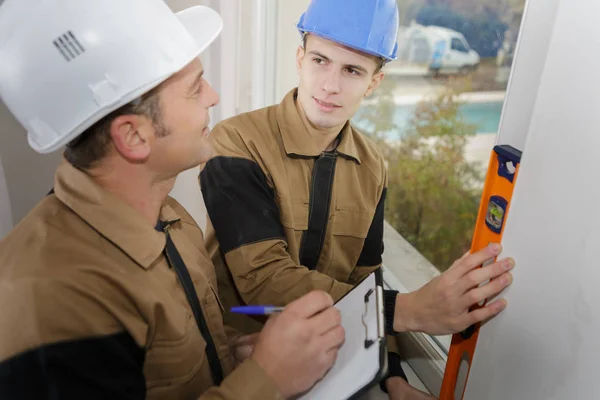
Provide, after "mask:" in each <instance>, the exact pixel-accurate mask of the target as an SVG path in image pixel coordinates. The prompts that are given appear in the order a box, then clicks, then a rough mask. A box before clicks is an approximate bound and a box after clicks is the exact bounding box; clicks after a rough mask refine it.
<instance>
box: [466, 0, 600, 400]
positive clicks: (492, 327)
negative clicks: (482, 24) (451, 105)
mask: <svg viewBox="0 0 600 400" xmlns="http://www.w3.org/2000/svg"><path fill="white" fill-rule="evenodd" d="M557 5H558V6H557ZM528 7H529V8H528V11H527V12H528V14H527V18H529V17H533V16H534V14H533V13H534V12H535V13H537V14H536V15H537V16H538V17H539V19H538V20H539V21H540V22H541V21H543V20H546V19H549V23H550V25H551V28H552V29H551V30H550V33H549V34H548V35H547V38H548V41H547V42H549V43H550V47H549V49H548V51H547V55H546V56H545V61H546V62H545V65H544V68H543V70H542V71H541V75H540V79H539V90H537V91H536V92H535V93H536V101H535V104H534V107H532V113H531V119H530V123H528V122H527V121H526V123H527V125H528V127H529V128H528V129H527V131H528V133H527V135H526V141H525V147H524V152H523V161H522V165H521V169H520V172H519V177H518V181H517V183H516V187H515V192H514V195H513V199H512V204H511V208H510V214H509V215H508V220H507V225H506V229H505V232H504V239H503V244H504V252H503V255H502V256H510V257H513V258H514V259H515V260H516V268H515V270H514V282H513V284H512V286H511V287H510V288H509V289H508V290H507V291H506V293H505V297H506V299H507V301H508V308H507V309H506V310H505V311H504V312H503V313H502V314H501V315H500V316H499V317H498V318H495V319H494V320H492V321H490V322H489V323H488V324H486V325H484V326H483V328H482V330H481V333H480V336H479V341H478V344H477V348H476V351H475V357H474V360H473V366H472V371H471V374H470V377H469V381H468V384H467V390H466V394H465V398H466V399H477V400H482V399H488V400H496V399H498V400H500V399H528V400H553V399H556V400H562V399H581V400H588V399H589V400H595V399H599V398H600V380H599V379H598V373H597V372H598V354H600V340H598V332H599V331H600V291H599V290H598V287H599V286H600V268H599V267H598V248H599V247H598V246H599V243H600V214H597V213H596V212H595V211H596V209H597V207H598V206H597V205H598V201H599V200H600V186H599V185H598V182H600V168H598V166H597V165H598V149H599V148H600V136H599V135H598V132H599V131H600V114H599V113H598V110H599V109H600V96H598V90H597V89H598V87H600V77H598V76H597V75H596V74H594V73H593V71H597V70H598V69H600V59H599V58H598V57H597V55H596V54H595V53H594V52H593V51H590V45H591V44H595V43H599V42H600V26H599V25H598V24H597V15H598V14H599V13H600V3H598V2H597V1H587V0H553V1H548V0H530V2H529V6H528ZM554 12H556V13H554ZM531 27H532V26H530V25H528V26H524V28H531ZM526 32H527V31H526V30H524V33H526ZM542 43H543V41H542ZM538 44H539V42H538ZM533 54H535V52H534V53H533ZM519 57H521V58H520V59H519ZM527 57H529V55H526V54H518V55H517V59H518V62H519V63H526V62H527ZM581 66H585V71H584V72H582V70H581ZM532 68H536V67H535V65H534V66H533V67H532ZM515 73H516V72H515ZM522 84H523V85H527V84H529V82H525V81H524V82H522ZM534 90H535V88H534ZM508 101H511V100H510V98H509V100H508Z"/></svg>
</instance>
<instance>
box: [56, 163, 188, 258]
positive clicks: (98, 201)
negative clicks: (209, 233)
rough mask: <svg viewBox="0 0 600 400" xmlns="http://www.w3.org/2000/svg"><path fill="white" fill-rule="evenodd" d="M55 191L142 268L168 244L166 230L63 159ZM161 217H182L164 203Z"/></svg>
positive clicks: (68, 205) (59, 197)
mask: <svg viewBox="0 0 600 400" xmlns="http://www.w3.org/2000/svg"><path fill="white" fill-rule="evenodd" d="M54 193H55V195H56V197H57V198H58V199H59V200H60V201H61V202H63V203H64V204H65V205H66V206H67V207H69V208H70V209H71V210H72V211H73V212H74V213H75V214H77V215H78V216H79V217H81V218H82V219H83V220H84V221H86V222H87V223H88V224H89V225H90V226H91V227H92V228H94V229H95V230H96V231H97V232H99V233H100V234H101V235H102V236H104V237H105V238H106V239H108V240H109V241H110V242H112V243H113V244H114V245H115V246H117V247H119V248H120V249H121V250H122V251H123V252H125V253H126V254H127V255H128V256H129V257H131V258H132V259H133V260H134V261H135V262H136V263H137V264H139V265H140V266H142V267H143V268H148V267H149V266H150V265H151V264H152V263H153V262H154V261H155V260H156V259H157V258H158V257H159V256H160V255H161V254H162V252H163V250H164V247H165V243H166V238H165V235H164V233H162V232H158V231H156V230H155V229H154V225H152V224H151V223H149V221H148V220H146V219H145V218H144V217H143V216H142V214H141V213H139V212H138V211H137V210H135V209H134V208H132V207H131V206H129V205H128V204H127V203H125V202H124V201H122V200H120V199H119V198H117V197H116V196H114V195H113V194H112V193H110V192H108V191H107V190H105V189H103V188H102V187H101V186H100V185H98V184H97V183H96V182H94V181H93V180H92V178H91V177H90V176H89V175H87V174H86V173H84V172H82V171H80V170H78V169H76V168H74V167H73V166H72V165H71V164H69V163H68V162H67V161H64V160H63V162H62V163H61V165H60V166H59V167H58V170H57V171H56V175H55V179H54ZM160 219H161V220H163V221H171V222H172V221H177V220H179V219H180V217H179V216H178V215H177V213H176V212H175V211H174V210H173V209H172V208H171V207H169V206H168V205H166V204H165V205H164V206H163V207H162V209H161V213H160Z"/></svg>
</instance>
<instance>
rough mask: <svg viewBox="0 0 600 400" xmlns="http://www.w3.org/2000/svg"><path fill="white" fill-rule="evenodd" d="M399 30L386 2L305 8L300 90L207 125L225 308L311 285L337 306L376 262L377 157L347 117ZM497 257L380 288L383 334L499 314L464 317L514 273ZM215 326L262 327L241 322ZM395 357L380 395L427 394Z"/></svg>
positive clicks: (436, 328)
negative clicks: (411, 286) (413, 285)
mask: <svg viewBox="0 0 600 400" xmlns="http://www.w3.org/2000/svg"><path fill="white" fill-rule="evenodd" d="M398 26H399V15H398V6H397V3H396V0H312V1H311V3H310V5H309V7H308V9H307V10H306V12H305V13H304V14H303V15H302V16H301V17H300V20H299V22H298V25H297V27H298V30H299V31H300V33H301V35H302V39H303V45H302V46H299V47H298V50H297V55H296V61H297V70H298V75H299V78H300V79H299V84H298V87H297V88H295V89H293V90H292V91H290V92H289V93H288V94H287V95H286V97H285V98H284V99H283V101H282V102H281V103H280V104H278V105H275V106H272V107H267V108H264V109H260V110H257V111H253V112H250V113H246V114H242V115H239V116H236V117H233V118H231V119H228V120H226V121H223V122H221V123H219V124H218V125H217V126H216V127H215V128H214V130H213V134H212V137H213V139H214V143H215V149H216V157H214V158H212V159H211V160H210V161H209V162H208V163H207V164H206V165H205V166H204V168H203V170H202V173H201V179H200V182H201V187H202V192H203V196H204V201H205V203H206V206H207V210H208V215H209V217H210V221H209V224H208V229H207V237H206V244H207V248H208V250H209V253H210V255H211V257H212V259H213V262H214V264H215V267H216V269H217V274H218V277H219V292H220V293H221V295H222V299H223V301H224V302H225V306H226V307H227V308H228V307H231V306H236V305H239V304H273V305H278V306H282V305H286V304H288V303H289V302H291V301H293V300H294V299H296V298H298V297H300V296H302V295H303V294H305V293H307V292H309V291H310V290H313V289H321V290H325V291H327V292H328V293H330V294H331V296H332V297H333V298H334V299H336V300H337V299H339V298H341V297H342V296H343V295H344V294H345V293H347V292H348V291H349V290H350V289H351V288H352V287H353V285H355V284H356V283H357V282H359V281H360V280H361V279H362V278H364V277H365V276H366V275H368V274H369V273H371V272H373V271H375V270H376V269H378V268H380V267H381V264H382V252H383V227H384V202H385V197H386V188H387V170H386V162H385V160H384V157H383V155H382V153H381V152H380V150H379V149H378V148H377V146H376V145H375V144H373V143H372V142H371V141H370V140H369V139H367V138H366V137H364V136H363V135H362V134H361V133H360V132H358V131H357V130H356V129H355V128H354V127H353V126H352V124H351V123H350V119H351V117H352V116H353V115H354V114H355V112H356V111H357V110H358V108H359V107H360V105H361V102H362V100H363V98H365V97H368V96H370V95H371V93H373V91H374V90H376V89H377V87H378V86H379V84H380V83H381V81H382V79H383V78H384V73H383V71H382V68H383V66H384V65H385V63H387V62H388V61H391V60H393V59H395V58H396V52H397V48H398V44H397V36H398ZM497 251H498V249H497V248H495V247H492V246H490V247H489V248H487V249H484V250H482V251H481V252H478V253H474V254H472V255H465V256H464V257H463V258H461V259H460V260H457V261H456V262H455V264H454V265H453V266H452V267H451V268H450V269H449V270H448V271H447V272H446V273H444V274H442V275H441V276H440V277H437V278H435V279H434V280H432V281H431V282H430V283H428V284H427V285H425V286H424V287H423V288H421V289H420V290H418V291H415V292H413V293H408V294H399V293H398V292H395V291H386V293H385V296H384V297H385V299H384V301H385V305H386V323H387V330H388V332H389V333H393V332H402V331H423V332H427V333H430V334H448V333H454V332H458V331H461V330H463V329H465V328H466V327H468V326H470V325H471V324H473V323H475V322H478V321H481V320H484V319H486V318H490V317H492V316H494V315H496V314H497V313H499V312H500V311H502V309H503V308H504V306H505V303H504V302H503V301H496V302H491V303H489V304H488V305H487V306H486V307H484V308H482V309H481V310H479V311H481V312H475V313H474V312H471V311H470V310H469V308H470V306H471V305H473V304H475V303H478V302H479V301H481V300H482V299H484V298H488V297H493V296H494V295H496V294H497V293H499V292H500V291H501V290H502V289H504V287H506V286H507V285H508V282H509V281H510V279H509V276H508V275H507V276H508V278H507V279H506V280H504V279H496V280H492V281H491V282H490V283H487V284H484V285H480V284H482V283H483V282H485V281H486V280H488V279H490V278H495V277H497V276H500V275H504V274H506V273H507V270H508V269H509V268H505V266H507V265H510V266H512V262H509V261H507V260H504V261H502V262H499V263H495V264H493V265H492V267H491V268H486V269H483V270H481V269H479V270H476V267H477V266H478V265H480V264H481V263H482V262H483V261H485V260H487V259H489V258H492V257H494V256H495V255H496V254H497V253H495V252H497ZM226 319H228V322H229V323H231V324H232V325H234V326H235V327H237V328H238V329H241V330H244V331H246V332H252V331H256V330H258V329H260V322H259V321H257V320H255V319H251V318H250V317H247V316H234V315H226ZM388 342H389V343H390V344H391V346H390V349H392V350H393V344H394V341H388ZM399 361H400V358H399V356H398V355H395V354H393V353H392V354H390V356H389V365H390V368H389V369H390V373H391V375H392V376H391V377H390V378H389V379H387V380H386V382H385V386H386V387H387V389H388V391H389V393H390V397H392V398H394V399H401V398H413V399H419V398H430V396H429V395H426V394H424V393H422V392H420V391H418V390H416V389H414V388H412V387H411V386H410V385H408V384H407V383H406V381H405V380H403V379H402V378H400V377H403V372H402V369H401V367H400V363H399ZM394 375H396V376H394ZM398 376H400V377H398Z"/></svg>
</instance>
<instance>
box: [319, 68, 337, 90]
mask: <svg viewBox="0 0 600 400" xmlns="http://www.w3.org/2000/svg"><path fill="white" fill-rule="evenodd" d="M321 89H322V90H323V91H324V92H325V93H327V94H328V95H329V94H338V93H339V92H340V90H341V88H340V71H339V70H337V69H335V68H331V70H330V71H328V72H327V75H326V76H325V77H324V79H323V81H322V82H321Z"/></svg>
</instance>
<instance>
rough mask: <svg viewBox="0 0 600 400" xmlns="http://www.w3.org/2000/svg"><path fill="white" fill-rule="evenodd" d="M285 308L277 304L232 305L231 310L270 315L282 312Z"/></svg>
mask: <svg viewBox="0 0 600 400" xmlns="http://www.w3.org/2000/svg"><path fill="white" fill-rule="evenodd" d="M283 309H284V307H275V306H238V307H231V312H232V313H237V314H246V315H269V314H274V313H278V312H282V311H283Z"/></svg>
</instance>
